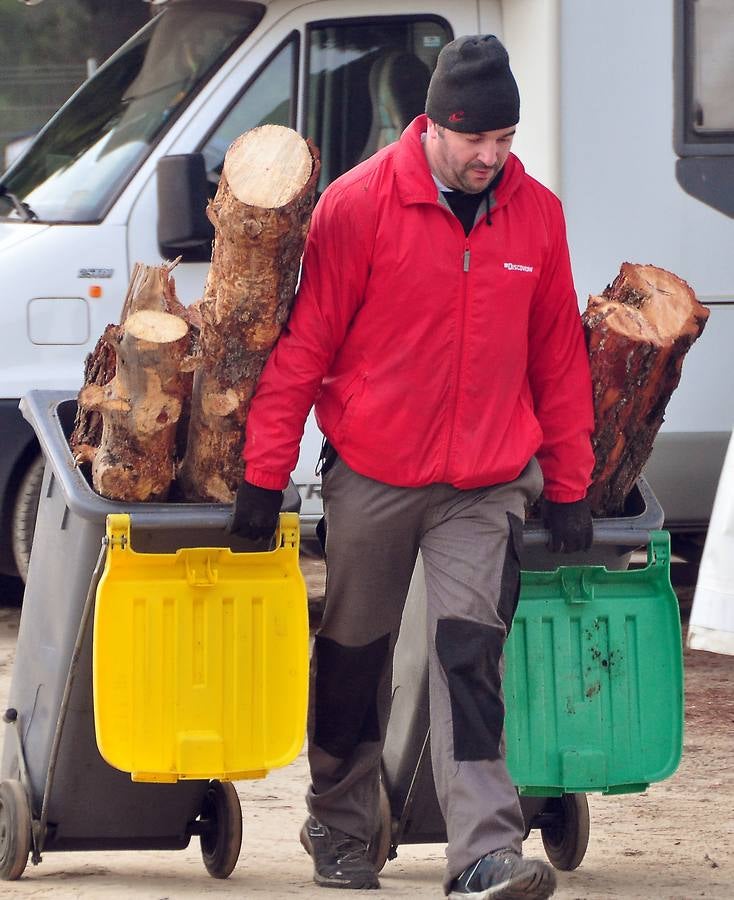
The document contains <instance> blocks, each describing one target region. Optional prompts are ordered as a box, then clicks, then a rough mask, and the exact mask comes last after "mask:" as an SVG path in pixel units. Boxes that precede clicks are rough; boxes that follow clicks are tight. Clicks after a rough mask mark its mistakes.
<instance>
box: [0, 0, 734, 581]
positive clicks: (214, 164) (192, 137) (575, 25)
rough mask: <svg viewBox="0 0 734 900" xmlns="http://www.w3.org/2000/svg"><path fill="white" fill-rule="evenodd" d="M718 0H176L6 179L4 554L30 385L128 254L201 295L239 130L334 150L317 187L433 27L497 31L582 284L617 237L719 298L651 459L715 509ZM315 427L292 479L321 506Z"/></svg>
mask: <svg viewBox="0 0 734 900" xmlns="http://www.w3.org/2000/svg"><path fill="white" fill-rule="evenodd" d="M728 8H729V3H728V0H698V2H697V3H695V4H691V3H686V2H684V0H674V2H662V0H656V2H654V3H644V4H641V3H638V2H635V0H600V2H595V3H588V2H584V0H452V2H451V3H437V2H433V0H401V2H399V3H396V2H387V0H371V2H370V3H369V4H361V3H357V2H354V0H270V2H269V0H262V2H248V0H198V2H197V0H170V2H169V3H168V5H167V7H166V9H165V11H164V12H163V13H162V14H161V15H160V16H158V17H156V18H155V19H153V20H152V21H151V22H150V24H148V25H147V26H146V27H144V28H143V29H142V30H141V31H140V32H138V34H137V35H136V36H134V37H133V38H132V39H131V40H130V41H129V42H127V43H126V44H125V45H124V46H123V47H122V48H121V49H120V50H119V51H118V52H117V53H116V54H115V55H114V56H113V57H112V58H111V59H110V60H109V61H108V62H107V63H106V64H105V65H103V66H102V67H101V68H100V69H99V70H98V71H97V72H96V73H95V74H94V76H93V77H92V78H90V79H89V80H88V81H87V82H85V84H84V85H83V86H82V87H81V88H80V89H79V90H78V91H77V93H76V94H75V95H74V96H73V97H72V98H71V99H70V100H69V101H68V102H67V103H66V104H65V106H63V107H62V109H61V110H60V111H59V112H58V113H57V114H56V115H55V116H54V117H53V118H52V119H51V121H50V122H49V123H48V125H47V126H46V127H45V128H44V130H43V131H42V132H41V133H40V134H39V136H38V137H37V139H36V140H35V141H34V142H33V144H32V145H31V146H30V148H29V149H28V150H27V151H26V152H25V153H24V154H23V155H22V156H21V157H20V158H19V159H18V160H16V161H15V163H14V164H13V165H12V166H11V168H10V169H9V170H8V171H7V172H6V173H5V174H4V175H3V177H2V179H1V180H0V274H1V276H2V277H1V281H0V290H1V291H2V302H1V304H0V398H3V399H0V429H1V432H0V433H2V436H3V439H2V443H1V444H0V508H1V510H2V519H1V520H0V571H6V572H12V571H13V570H14V569H15V568H16V567H17V568H18V569H19V570H20V571H21V572H23V570H24V567H25V564H26V559H27V554H28V549H29V541H30V536H31V534H32V528H33V512H34V503H35V502H36V498H37V495H38V490H39V472H40V465H41V464H40V462H39V460H38V450H37V446H36V443H35V439H34V436H33V433H32V431H31V430H30V428H29V427H28V426H27V425H26V423H25V422H24V421H23V420H22V419H21V417H20V414H19V412H18V399H19V398H20V397H21V396H22V395H23V394H24V393H25V392H26V391H28V390H29V389H31V388H67V389H73V390H75V389H77V388H78V387H79V386H80V383H81V380H82V367H83V360H84V357H85V355H86V354H87V353H88V352H89V351H90V350H91V349H92V347H93V346H94V343H95V342H96V340H97V338H98V337H99V335H100V334H101V333H102V331H103V329H104V327H105V326H106V325H107V324H108V323H109V322H115V321H117V320H118V317H119V311H120V306H121V303H122V298H123V296H124V294H125V290H126V287H127V284H128V278H129V273H130V271H131V268H132V266H133V264H134V263H135V262H136V261H138V260H139V261H143V262H146V263H150V264H153V263H156V262H159V261H160V260H161V258H173V257H174V256H176V255H179V254H180V255H182V256H183V260H184V261H183V262H182V263H181V264H180V265H179V266H178V268H177V269H176V270H175V277H176V284H177V288H178V292H179V295H180V296H181V298H182V300H184V301H185V302H190V301H192V300H194V299H196V298H197V297H199V296H200V294H201V291H202V286H203V283H204V278H205V274H206V270H207V265H208V262H207V261H208V256H209V251H210V241H211V230H210V226H209V224H208V222H207V221H206V218H205V216H204V213H203V210H204V204H205V200H206V197H207V196H210V195H212V194H213V192H214V191H215V189H216V184H217V180H218V176H219V172H220V171H221V166H222V160H223V156H224V152H225V150H226V148H227V146H228V145H229V143H230V141H231V140H232V139H233V138H234V137H236V136H237V135H238V134H240V133H241V132H243V131H246V130H247V129H249V128H251V127H254V126H255V125H258V124H261V123H264V122H274V123H279V124H283V125H289V126H292V127H294V128H297V129H298V130H299V131H300V132H301V133H303V134H304V135H307V136H309V137H311V138H312V139H313V140H314V142H315V143H316V145H317V146H318V147H319V148H320V150H321V158H322V163H323V168H322V183H321V188H323V187H324V186H325V185H326V184H327V183H328V182H329V181H330V180H332V179H333V178H335V177H336V176H337V175H339V174H340V173H342V172H343V171H345V170H346V169H348V168H349V167H351V166H352V165H354V164H355V163H357V162H358V161H359V160H361V159H363V158H364V157H366V156H367V155H369V154H370V153H372V152H373V151H374V150H375V149H377V148H378V147H380V146H382V145H384V144H385V143H387V142H389V141H391V140H394V139H395V138H396V137H397V136H398V135H399V133H400V131H401V129H402V128H403V127H404V126H405V125H406V124H407V123H408V122H409V121H410V120H411V118H412V117H413V116H414V115H416V114H417V113H419V112H421V111H422V109H423V104H424V98H425V90H426V86H427V83H428V78H429V76H430V72H431V71H432V69H433V66H434V65H435V61H436V57H437V55H438V53H439V51H440V49H441V47H442V46H443V45H444V44H445V43H446V42H447V41H449V40H451V39H452V38H453V37H455V36H458V35H460V34H468V33H477V32H492V33H495V34H497V35H498V36H499V37H501V38H502V40H503V41H504V42H505V43H506V45H507V46H508V49H509V52H510V58H511V61H512V65H513V70H514V71H515V73H516V76H517V79H518V81H519V84H520V91H521V97H522V110H521V123H520V128H519V130H518V136H517V139H516V144H515V150H516V152H517V153H518V155H519V156H520V158H521V159H522V160H523V162H524V163H525V165H526V168H527V169H528V170H529V171H530V172H531V173H532V174H534V175H536V176H537V177H538V178H540V180H541V181H543V182H544V183H546V184H547V185H548V186H549V187H551V188H552V189H554V190H555V191H556V192H557V193H559V194H560V196H561V197H562V199H563V201H564V205H565V209H566V215H567V220H568V227H569V239H570V246H571V253H572V259H573V264H574V270H575V276H576V281H577V287H578V292H579V300H580V305H581V307H582V308H583V307H584V306H585V300H586V296H587V295H588V294H589V293H598V292H599V291H601V290H602V289H603V288H604V286H605V285H606V284H607V282H609V281H610V280H611V279H612V278H613V277H614V275H615V274H616V272H617V270H618V268H619V265H620V263H621V262H623V261H625V260H630V261H633V262H644V263H648V262H650V263H654V264H656V265H658V266H662V267H664V268H668V269H671V270H672V271H674V272H676V273H677V274H678V275H680V276H681V277H683V278H685V279H686V280H687V281H689V282H690V283H691V284H692V285H693V287H694V288H695V289H696V290H697V292H698V294H699V297H700V299H701V300H702V301H703V302H704V303H707V304H709V305H710V306H711V310H712V313H711V317H710V320H709V323H708V325H707V328H706V331H705V333H704V335H703V337H702V338H701V340H700V342H699V344H698V345H696V346H695V347H694V348H693V349H692V350H691V352H690V354H689V357H688V359H687V360H686V364H685V367H684V373H683V380H682V383H681V386H680V387H679V389H678V391H677V392H676V394H675V395H674V397H673V400H672V401H671V404H670V406H669V410H668V417H667V422H666V424H665V426H664V428H663V430H662V432H661V433H660V435H659V437H658V441H657V442H656V447H655V451H654V455H653V459H652V461H651V463H650V465H649V466H648V470H647V473H648V476H649V478H650V480H651V481H652V484H653V488H654V490H655V492H656V494H657V495H658V497H659V499H660V500H661V502H662V504H663V506H664V508H665V510H666V513H667V521H668V524H669V525H671V526H672V527H679V528H698V529H701V528H703V527H705V524H706V521H707V520H708V516H709V513H710V509H711V504H712V500H713V493H714V489H715V485H716V481H717V478H718V474H719V470H720V467H721V463H722V460H723V457H724V451H725V447H726V443H727V439H728V433H729V430H730V428H731V425H732V421H734V404H733V402H732V395H733V392H732V381H733V379H732V372H733V370H734V365H733V364H732V361H731V360H732V354H731V350H730V347H731V343H732V339H733V338H734V273H733V272H732V269H731V264H730V262H729V257H728V248H729V247H731V246H732V243H733V241H732V238H734V227H733V226H732V219H731V216H732V215H734V108H733V107H732V105H731V103H730V102H729V98H730V97H731V96H732V94H733V93H734V72H733V71H732V64H731V58H732V55H731V53H730V52H728V51H727V50H726V48H727V47H731V45H732V41H734V17H732V16H730V15H728ZM319 446H320V436H319V435H318V433H317V430H316V428H315V426H314V424H313V422H312V421H310V422H309V424H308V426H307V430H306V435H305V437H304V441H303V444H302V449H301V457H300V459H299V463H298V467H297V469H296V471H295V472H294V480H295V481H296V483H297V484H298V486H299V489H300V491H301V495H302V498H303V509H302V514H303V518H304V522H305V523H306V525H313V524H314V522H315V521H316V519H317V518H318V516H319V514H320V495H319V480H318V477H317V476H316V475H315V474H314V468H315V463H316V458H317V455H318V449H319Z"/></svg>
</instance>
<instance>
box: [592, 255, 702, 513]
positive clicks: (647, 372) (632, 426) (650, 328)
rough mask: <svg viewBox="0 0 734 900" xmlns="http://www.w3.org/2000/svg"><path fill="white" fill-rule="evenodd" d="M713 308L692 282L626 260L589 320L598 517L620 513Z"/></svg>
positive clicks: (594, 487) (594, 501) (594, 497)
mask: <svg viewBox="0 0 734 900" xmlns="http://www.w3.org/2000/svg"><path fill="white" fill-rule="evenodd" d="M708 315H709V310H708V309H707V308H706V307H705V306H703V305H702V304H701V303H699V302H698V300H697V299H696V296H695V294H694V292H693V290H692V289H691V287H690V286H689V285H688V284H686V282H685V281H683V280H682V279H680V278H678V277H677V276H676V275H673V274H672V273H670V272H667V271H665V270H664V269H659V268H657V267H655V266H651V265H634V264H631V263H623V264H622V267H621V269H620V272H619V274H618V275H617V277H616V278H615V279H614V281H613V282H612V284H611V285H609V286H608V287H607V288H606V289H605V290H604V292H603V293H602V294H601V295H600V296H591V297H589V302H588V305H587V308H586V311H585V312H584V314H583V316H582V319H583V322H584V327H585V331H586V337H587V343H588V348H589V361H590V364H591V377H592V383H593V394H594V412H595V419H596V423H595V430H594V434H593V437H592V444H593V447H594V453H595V457H596V465H595V467H594V471H593V474H592V485H591V488H590V489H589V495H588V496H589V500H590V502H591V506H592V510H593V512H594V514H595V515H597V516H601V515H605V516H615V515H620V514H621V513H622V511H623V509H624V502H625V499H626V497H627V496H628V494H629V492H630V491H631V490H632V488H633V486H634V484H635V481H636V480H637V478H638V477H639V475H640V473H641V471H642V468H643V466H644V465H645V463H646V462H647V460H648V457H649V456H650V453H651V451H652V447H653V441H654V439H655V435H656V434H657V432H658V430H659V428H660V426H661V424H662V422H663V419H664V416H665V409H666V406H667V403H668V401H669V399H670V396H671V394H672V393H673V391H674V390H675V388H676V387H677V386H678V382H679V381H680V377H681V367H682V365H683V359H684V357H685V354H686V353H687V351H688V350H689V348H690V347H691V345H692V344H693V342H694V341H695V340H696V339H697V338H698V337H699V335H700V334H701V332H702V331H703V328H704V326H705V324H706V320H707V318H708Z"/></svg>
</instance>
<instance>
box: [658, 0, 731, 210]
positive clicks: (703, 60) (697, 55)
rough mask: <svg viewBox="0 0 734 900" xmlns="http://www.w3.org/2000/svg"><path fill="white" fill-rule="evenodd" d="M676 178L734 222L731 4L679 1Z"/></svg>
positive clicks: (726, 1) (726, 0) (727, 0)
mask: <svg viewBox="0 0 734 900" xmlns="http://www.w3.org/2000/svg"><path fill="white" fill-rule="evenodd" d="M675 13H676V15H675V130H674V137H673V142H674V146H675V150H676V153H677V154H678V156H679V157H680V159H678V160H677V161H676V166H675V175H676V178H677V180H678V183H679V184H680V186H681V187H682V188H683V189H684V190H685V191H686V192H687V193H689V194H691V196H693V197H696V199H698V200H700V201H702V202H703V203H706V204H707V205H708V206H712V207H713V208H714V209H718V210H719V211H720V212H723V213H725V214H726V215H729V216H732V217H734V103H732V97H734V15H732V2H731V0H695V2H693V0H676V5H675Z"/></svg>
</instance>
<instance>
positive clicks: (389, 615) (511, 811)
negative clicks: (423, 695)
mask: <svg viewBox="0 0 734 900" xmlns="http://www.w3.org/2000/svg"><path fill="white" fill-rule="evenodd" d="M542 483H543V481H542V475H541V472H540V467H539V466H538V464H537V462H536V460H535V459H532V460H531V461H530V463H529V464H528V466H527V467H526V468H525V470H524V471H523V472H522V473H521V475H520V476H519V477H518V478H517V479H516V480H515V481H513V482H510V483H506V484H500V485H495V486H492V487H487V488H477V489H472V490H459V489H457V488H454V487H452V486H450V485H446V484H434V485H428V486H426V487H421V488H399V487H393V486H391V485H386V484H383V483H380V482H377V481H373V480H372V479H370V478H365V477H363V476H361V475H358V474H357V473H356V472H354V471H352V470H351V469H350V468H349V467H348V466H347V465H346V464H345V463H344V462H343V461H342V460H341V459H337V461H336V463H335V464H334V465H333V467H332V468H331V469H330V470H329V471H328V472H327V473H326V474H325V475H324V478H323V484H322V495H323V498H324V509H325V515H326V523H327V540H326V560H327V576H326V606H325V610H324V617H323V620H322V624H321V627H320V629H319V632H318V634H317V636H316V640H315V645H314V654H313V660H312V682H311V704H310V710H309V763H310V767H311V780H312V783H311V786H310V788H309V790H308V794H307V803H308V808H309V810H310V812H311V813H312V815H314V816H315V817H316V818H317V819H318V820H319V821H320V822H322V823H323V824H324V825H327V826H331V827H334V828H338V829H340V830H341V831H345V832H347V833H348V834H351V835H353V836H355V837H358V838H360V839H362V840H366V841H367V840H370V839H371V837H372V836H373V834H374V833H375V831H376V828H377V825H378V796H379V793H378V792H379V776H380V758H381V754H382V747H383V743H384V737H385V729H386V724H387V718H388V716H389V712H390V698H391V689H392V654H393V649H394V646H395V642H396V640H397V635H398V630H399V628H400V621H401V616H402V612H403V606H404V603H405V598H406V594H407V592H408V587H409V585H410V579H411V575H412V573H413V568H414V565H415V562H416V558H417V555H418V550H419V549H420V551H421V555H422V557H423V564H424V570H425V580H426V596H427V604H428V609H427V611H426V612H427V616H426V618H427V623H428V633H427V636H426V635H415V639H416V640H426V637H427V640H428V671H429V697H430V722H431V753H432V764H433V771H434V779H435V783H436V791H437V795H438V800H439V804H440V807H441V811H442V813H443V816H444V819H445V821H446V828H447V836H448V847H447V851H446V855H447V870H446V878H445V882H444V886H446V885H448V883H449V882H450V881H451V880H452V879H453V878H454V877H456V875H458V874H459V873H460V872H462V871H463V870H464V869H465V868H466V866H468V865H470V864H471V863H473V862H474V861H475V860H477V859H478V858H479V857H481V856H482V855H483V854H485V853H488V852H490V851H492V850H498V849H500V848H505V847H508V848H512V849H514V850H516V851H517V852H520V851H521V848H522V836H523V832H524V825H523V817H522V812H521V810H520V805H519V801H518V798H517V792H516V790H515V788H514V786H513V784H512V781H511V779H510V776H509V773H508V771H507V766H506V764H505V760H504V746H503V725H504V705H503V701H502V692H501V675H500V672H501V667H502V649H503V645H504V640H505V637H506V635H507V631H508V629H509V625H510V623H511V621H512V615H513V614H514V611H515V607H516V605H517V598H518V595H519V586H520V563H519V542H520V541H521V540H522V523H523V521H524V516H525V506H526V504H527V503H531V502H533V501H534V500H535V499H536V498H537V497H538V496H539V494H540V492H541V490H542Z"/></svg>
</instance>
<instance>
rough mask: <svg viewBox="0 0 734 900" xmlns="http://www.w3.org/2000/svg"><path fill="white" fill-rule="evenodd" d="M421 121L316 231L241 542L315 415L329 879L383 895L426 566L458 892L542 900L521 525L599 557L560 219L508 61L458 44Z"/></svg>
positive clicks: (337, 196)
mask: <svg viewBox="0 0 734 900" xmlns="http://www.w3.org/2000/svg"><path fill="white" fill-rule="evenodd" d="M426 112H427V115H423V116H419V117H418V118H417V119H415V120H414V121H413V122H412V123H411V125H410V126H409V127H408V128H407V129H406V131H405V132H404V133H403V135H402V136H401V138H400V139H399V140H398V141H397V142H396V143H394V144H392V145H390V146H388V147H387V148H385V149H383V150H381V151H379V152H378V153H377V154H376V155H375V156H373V157H372V158H371V159H368V160H367V161H366V162H363V163H361V164H360V165H358V166H357V167H356V168H355V169H353V170H352V171H351V172H348V173H347V174H345V175H344V176H342V177H341V178H339V179H337V181H335V182H334V183H333V184H332V185H331V186H330V187H329V188H327V190H326V191H325V192H324V194H323V196H322V198H321V200H320V202H319V203H318V205H317V207H316V210H315V212H314V216H313V219H312V224H311V230H310V232H309V236H308V239H307V244H306V250H305V254H304V259H303V271H302V281H301V285H300V290H299V294H298V296H297V298H296V302H295V305H294V308H293V312H292V314H291V317H290V320H289V322H288V323H287V325H286V327H285V329H284V331H283V333H282V335H281V337H280V339H279V341H278V343H277V344H276V346H275V349H274V351H273V353H272V354H271V356H270V357H269V359H268V361H267V363H266V366H265V369H264V371H263V375H262V377H261V379H260V381H259V384H258V387H257V389H256V392H255V396H254V398H253V401H252V404H251V407H250V411H249V415H248V419H247V434H246V441H245V450H244V458H245V474H244V478H245V480H244V482H243V484H242V486H241V487H240V488H239V490H238V493H237V498H236V501H235V509H234V515H233V529H234V530H235V531H236V532H238V533H240V534H242V535H243V536H246V537H249V538H265V537H269V536H270V535H272V532H273V530H274V527H275V522H276V516H277V513H278V510H279V508H280V504H281V496H282V490H283V488H284V487H285V485H286V483H287V480H288V476H289V473H290V472H291V471H292V469H293V468H294V466H295V463H296V459H297V456H298V446H299V441H300V438H301V434H302V430H303V427H304V423H305V420H306V417H307V415H308V412H309V410H310V408H311V406H312V405H314V404H315V409H316V414H317V418H318V422H319V424H320V427H321V429H322V431H323V432H324V434H325V436H326V444H325V451H324V454H323V472H322V474H323V498H324V507H325V518H326V524H327V533H326V558H327V572H328V575H327V589H326V606H325V611H324V616H323V621H322V625H321V628H320V631H319V633H318V635H317V636H316V639H315V648H314V665H315V673H314V690H313V693H312V710H311V716H310V725H309V762H310V770H311V785H310V787H309V790H308V795H307V804H308V809H309V817H308V819H307V821H306V823H305V825H304V827H303V829H302V832H301V841H302V843H303V845H304V847H306V849H307V850H308V852H309V853H310V854H311V856H312V857H313V860H314V868H315V872H314V880H315V881H316V882H317V883H318V884H321V885H323V886H326V887H337V888H378V887H379V882H378V878H377V874H376V872H375V870H374V867H373V866H372V864H371V863H370V861H369V859H368V855H367V844H368V841H369V840H370V838H371V837H372V836H373V834H374V833H375V831H376V826H377V822H378V788H379V779H380V757H381V750H382V746H383V740H384V736H385V728H386V723H387V717H388V715H389V708H390V693H391V668H392V667H391V661H392V653H393V648H394V645H395V641H396V638H397V634H398V629H399V627H400V620H401V614H402V609H403V604H404V601H405V597H406V592H407V590H408V585H409V583H410V580H411V574H412V572H413V566H414V564H415V561H416V555H417V553H418V550H420V551H421V552H422V556H423V561H424V568H425V576H426V588H427V602H428V623H429V635H428V645H429V650H428V652H429V675H430V706H431V750H432V761H433V769H434V775H435V782H436V788H437V792H438V797H439V802H440V804H441V809H442V811H443V815H444V818H445V820H446V827H447V834H448V848H447V868H446V874H445V879H444V891H445V893H446V894H447V895H449V897H451V898H461V897H474V898H487V897H490V896H491V897H493V898H510V897H512V898H520V897H529V898H545V897H548V896H550V895H551V894H552V893H553V891H554V889H555V877H554V875H553V871H552V869H550V867H549V866H547V865H546V864H545V863H543V862H540V861H533V860H525V859H523V857H522V838H523V832H524V823H523V817H522V813H521V810H520V806H519V803H518V798H517V793H516V791H515V788H514V786H513V784H512V781H511V779H510V776H509V774H508V770H507V767H506V763H505V759H504V752H503V742H502V733H503V723H504V707H503V703H502V695H501V670H502V669H501V657H502V651H503V645H504V641H505V638H506V635H507V632H508V630H509V628H510V625H511V622H512V617H513V614H514V610H515V607H516V604H517V600H518V595H519V585H520V564H519V560H518V544H519V542H520V541H521V540H522V524H523V518H524V511H525V507H526V505H527V504H529V503H531V502H533V501H535V500H536V499H537V498H538V496H539V495H540V494H541V491H542V492H544V498H545V508H546V522H547V525H548V527H549V529H550V533H551V539H552V544H553V548H554V549H556V550H565V551H578V550H583V549H588V548H589V546H590V545H591V541H592V522H591V515H590V512H589V506H588V504H587V501H586V499H585V496H586V491H587V487H588V485H589V478H590V473H591V470H592V467H593V464H594V458H593V454H592V449H591V444H590V434H591V432H592V429H593V415H592V399H591V381H590V376H589V363H588V357H587V353H586V348H585V346H584V337H583V332H582V328H581V323H580V318H579V312H578V308H577V303H576V295H575V292H574V288H573V284H572V277H571V268H570V263H569V254H568V248H567V244H566V237H565V226H564V220H563V214H562V211H561V206H560V203H559V201H558V200H557V198H556V197H555V196H554V195H553V194H551V193H550V192H549V191H548V190H547V189H546V188H544V187H543V186H541V185H540V184H539V183H538V182H536V181H535V180H534V179H532V178H530V177H529V176H528V175H527V174H526V173H525V171H524V169H523V167H522V164H521V163H520V161H519V159H517V157H515V156H514V155H513V154H512V153H511V152H510V148H511V145H512V140H513V136H514V134H515V128H516V125H517V123H518V120H519V96H518V90H517V85H516V83H515V79H514V77H513V75H512V72H511V70H510V67H509V60H508V56H507V52H506V50H505V48H504V47H503V46H502V44H501V43H500V42H499V41H498V40H497V39H496V38H495V37H494V36H492V35H478V36H471V37H463V38H459V39H457V40H455V41H453V42H452V43H450V44H448V45H447V46H446V47H445V48H444V49H443V50H442V52H441V54H440V56H439V60H438V65H437V68H436V71H435V73H434V75H433V77H432V80H431V83H430V87H429V90H428V99H427V106H426ZM416 639H421V638H420V637H418V636H417V637H416Z"/></svg>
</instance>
